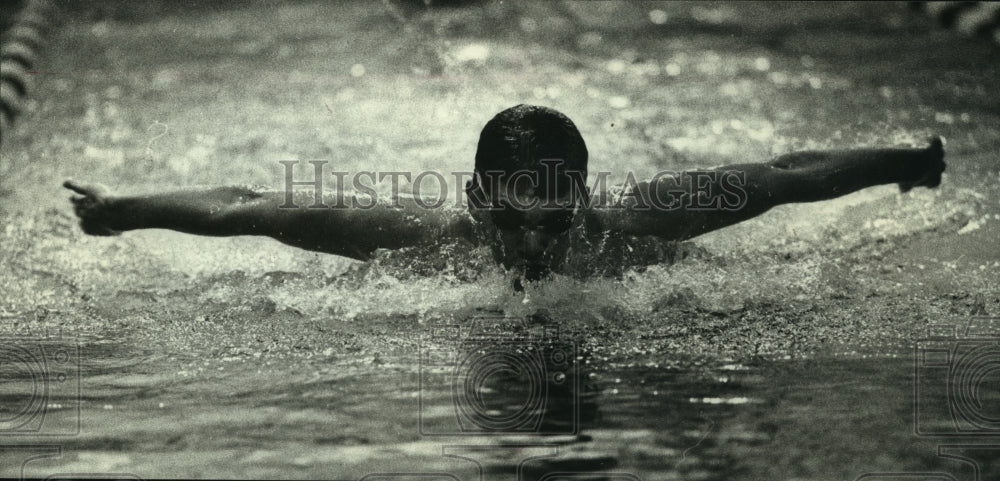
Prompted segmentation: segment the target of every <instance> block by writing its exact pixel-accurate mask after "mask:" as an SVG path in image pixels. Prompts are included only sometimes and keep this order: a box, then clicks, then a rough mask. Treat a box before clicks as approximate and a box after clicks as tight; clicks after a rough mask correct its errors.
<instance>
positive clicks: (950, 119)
mask: <svg viewBox="0 0 1000 481" xmlns="http://www.w3.org/2000/svg"><path fill="white" fill-rule="evenodd" d="M934 121H935V122H937V123H939V124H948V125H951V124H953V123H955V116H954V115H952V114H950V113H948V112H935V113H934Z"/></svg>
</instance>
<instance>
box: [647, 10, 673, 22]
mask: <svg viewBox="0 0 1000 481" xmlns="http://www.w3.org/2000/svg"><path fill="white" fill-rule="evenodd" d="M668 17H669V16H668V15H667V12H664V11H663V10H660V9H654V10H650V11H649V21H650V22H653V23H655V24H656V25H663V24H665V23H667V19H668Z"/></svg>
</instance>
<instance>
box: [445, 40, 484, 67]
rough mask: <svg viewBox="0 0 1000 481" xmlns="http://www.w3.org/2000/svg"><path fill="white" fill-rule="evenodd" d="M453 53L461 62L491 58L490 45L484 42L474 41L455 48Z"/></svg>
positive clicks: (481, 61) (480, 61)
mask: <svg viewBox="0 0 1000 481" xmlns="http://www.w3.org/2000/svg"><path fill="white" fill-rule="evenodd" d="M453 55H454V57H455V60H456V61H458V62H460V63H470V62H471V63H483V62H485V61H486V60H487V59H488V58H490V47H489V46H487V45H486V44H483V43H473V44H469V45H466V46H464V47H461V48H459V49H458V50H455V52H454V53H453Z"/></svg>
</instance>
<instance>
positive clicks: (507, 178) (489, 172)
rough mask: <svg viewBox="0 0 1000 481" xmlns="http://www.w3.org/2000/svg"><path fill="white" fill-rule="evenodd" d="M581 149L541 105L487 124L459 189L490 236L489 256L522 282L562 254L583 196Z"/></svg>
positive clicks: (571, 128) (567, 123)
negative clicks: (470, 174)
mask: <svg viewBox="0 0 1000 481" xmlns="http://www.w3.org/2000/svg"><path fill="white" fill-rule="evenodd" d="M586 179H587V145H586V144H585V143H584V141H583V137H582V136H581V135H580V131H579V130H577V128H576V126H575V125H573V122H572V121H571V120H570V119H569V118H568V117H566V116H565V115H563V114H561V113H559V112H557V111H555V110H552V109H550V108H546V107H538V106H533V105H518V106H515V107H511V108H509V109H507V110H504V111H503V112H500V113H499V114H497V115H496V116H495V117H493V119H491V120H490V121H489V122H487V124H486V126H485V127H484V128H483V131H482V133H481V134H480V137H479V147H478V149H477V150H476V167H475V177H474V178H473V180H472V181H470V182H469V183H468V185H467V186H466V190H467V193H468V199H469V209H470V211H471V212H472V214H473V216H474V217H475V218H476V220H477V221H479V222H480V224H483V225H484V226H485V227H487V228H488V229H489V231H490V232H493V233H494V234H495V235H494V236H493V237H494V238H495V239H494V240H495V241H494V242H493V244H494V245H493V253H494V256H495V257H496V258H497V261H498V262H500V263H502V264H503V265H504V267H507V268H523V269H524V273H525V276H526V277H528V279H529V280H533V279H538V278H541V277H543V276H544V275H546V274H547V273H548V271H549V269H550V268H551V267H553V266H554V265H555V264H557V263H558V262H560V261H561V260H562V258H563V256H564V255H565V245H566V242H558V241H559V240H560V239H561V238H565V236H566V235H567V234H568V232H569V229H570V227H571V226H572V225H573V219H574V215H575V213H576V209H577V207H578V206H579V205H580V204H581V203H582V201H583V200H584V199H585V198H586V195H587V190H586Z"/></svg>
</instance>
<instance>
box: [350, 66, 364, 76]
mask: <svg viewBox="0 0 1000 481" xmlns="http://www.w3.org/2000/svg"><path fill="white" fill-rule="evenodd" d="M364 74H365V66H364V65H362V64H360V63H356V64H354V65H351V77H361V76H363V75H364Z"/></svg>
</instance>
